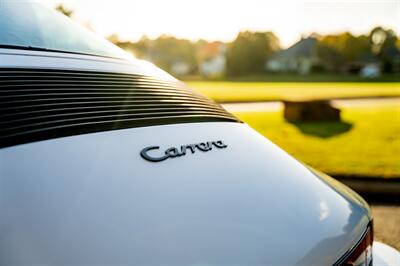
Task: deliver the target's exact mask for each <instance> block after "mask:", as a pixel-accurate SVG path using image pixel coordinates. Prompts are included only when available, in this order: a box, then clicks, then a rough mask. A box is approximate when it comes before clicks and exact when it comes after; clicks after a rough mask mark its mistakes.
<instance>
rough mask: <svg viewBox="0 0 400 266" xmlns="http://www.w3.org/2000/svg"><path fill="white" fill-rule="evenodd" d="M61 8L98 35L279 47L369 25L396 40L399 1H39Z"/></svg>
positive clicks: (364, 30)
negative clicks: (241, 39) (264, 37)
mask: <svg viewBox="0 0 400 266" xmlns="http://www.w3.org/2000/svg"><path fill="white" fill-rule="evenodd" d="M43 1H45V3H46V4H48V5H52V6H54V5H57V4H60V3H62V4H64V5H65V6H66V7H68V8H71V9H73V10H74V11H75V12H74V17H75V18H76V19H77V20H78V21H81V22H83V23H87V24H90V26H91V27H92V28H93V29H94V30H95V31H96V32H98V33H99V34H101V35H104V36H108V35H111V34H113V33H116V34H118V36H119V37H120V38H121V39H122V40H132V41H136V40H138V39H139V38H140V37H142V36H143V35H147V36H148V37H150V38H156V37H158V36H159V35H161V34H168V35H173V36H176V37H178V38H187V39H191V40H197V39H200V38H202V39H206V40H209V41H214V40H221V41H231V40H233V39H234V38H235V37H236V35H237V33H238V32H239V31H241V30H252V31H272V32H274V33H275V34H276V35H277V36H278V37H279V39H280V41H281V45H282V47H288V46H290V45H291V44H293V43H294V42H296V41H297V40H298V39H299V38H301V37H302V36H307V35H309V34H311V33H313V32H317V33H320V34H328V33H338V32H343V31H350V32H352V33H353V34H356V35H359V34H366V33H368V32H369V31H370V30H371V29H372V28H373V27H375V26H378V25H380V26H383V27H385V28H391V29H393V30H395V32H396V33H397V34H399V35H400V0H373V1H372V0H362V1H361V0H347V1H346V0H335V1H331V0H318V1H310V0H307V1H306V0H297V1H296V0H140V1H137V0H102V1H101V0H43Z"/></svg>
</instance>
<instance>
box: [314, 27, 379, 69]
mask: <svg viewBox="0 0 400 266" xmlns="http://www.w3.org/2000/svg"><path fill="white" fill-rule="evenodd" d="M320 47H324V48H323V49H327V48H328V47H329V48H330V49H332V52H333V51H335V53H337V54H338V55H340V56H341V57H342V60H344V61H346V62H351V61H356V60H360V59H361V58H362V57H363V56H366V55H368V54H370V53H371V43H370V41H369V37H368V36H365V35H361V36H354V35H352V34H351V33H349V32H344V33H341V34H338V35H327V36H324V37H322V38H321V39H320Z"/></svg>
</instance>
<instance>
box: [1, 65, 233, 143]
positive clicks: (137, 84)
mask: <svg viewBox="0 0 400 266" xmlns="http://www.w3.org/2000/svg"><path fill="white" fill-rule="evenodd" d="M0 99H1V101H0V117H1V119H0V124H1V126H0V146H1V147H6V146H10V145H15V144H21V143H27V142H32V141H37V140H44V139H50V138H55V137H63V136H71V135H76V134H83V133H91V132H98V131H106V130H113V129H123V128H131V127H140V126H150V125H162V124H173V123H190V122H208V121H209V122H212V121H235V122H237V121H238V120H237V119H236V118H235V117H234V116H232V115H231V114H229V113H228V112H226V111H225V110H224V109H222V108H221V107H220V106H219V105H217V104H215V103H214V102H212V101H211V100H208V99H207V98H205V97H203V96H201V95H199V94H196V93H194V92H192V91H190V90H189V89H187V88H186V87H185V86H184V85H183V84H182V83H180V82H174V81H166V80H161V79H157V78H153V77H146V76H140V75H132V74H119V73H103V72H79V71H55V70H34V69H0Z"/></svg>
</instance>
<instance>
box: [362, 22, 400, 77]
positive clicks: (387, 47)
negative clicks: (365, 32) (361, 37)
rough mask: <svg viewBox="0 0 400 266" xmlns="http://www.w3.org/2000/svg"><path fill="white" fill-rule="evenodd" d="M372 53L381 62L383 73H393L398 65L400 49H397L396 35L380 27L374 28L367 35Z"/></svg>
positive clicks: (399, 63)
mask: <svg viewBox="0 0 400 266" xmlns="http://www.w3.org/2000/svg"><path fill="white" fill-rule="evenodd" d="M369 39H370V42H371V44H372V51H373V52H374V54H376V55H377V56H378V57H379V59H380V60H381V62H382V65H383V72H387V73H390V72H393V71H394V70H395V69H396V68H397V67H399V65H400V62H399V61H400V49H399V48H398V47H397V42H398V38H397V36H396V33H395V32H394V31H393V30H391V29H388V30H385V29H383V28H382V27H376V28H374V29H373V30H372V31H371V33H370V35H369Z"/></svg>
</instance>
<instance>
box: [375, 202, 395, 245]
mask: <svg viewBox="0 0 400 266" xmlns="http://www.w3.org/2000/svg"><path fill="white" fill-rule="evenodd" d="M371 208H372V215H373V217H374V240H377V241H380V242H383V243H386V244H388V245H390V246H392V247H394V248H396V249H397V250H399V251H400V205H375V204H372V205H371Z"/></svg>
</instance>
